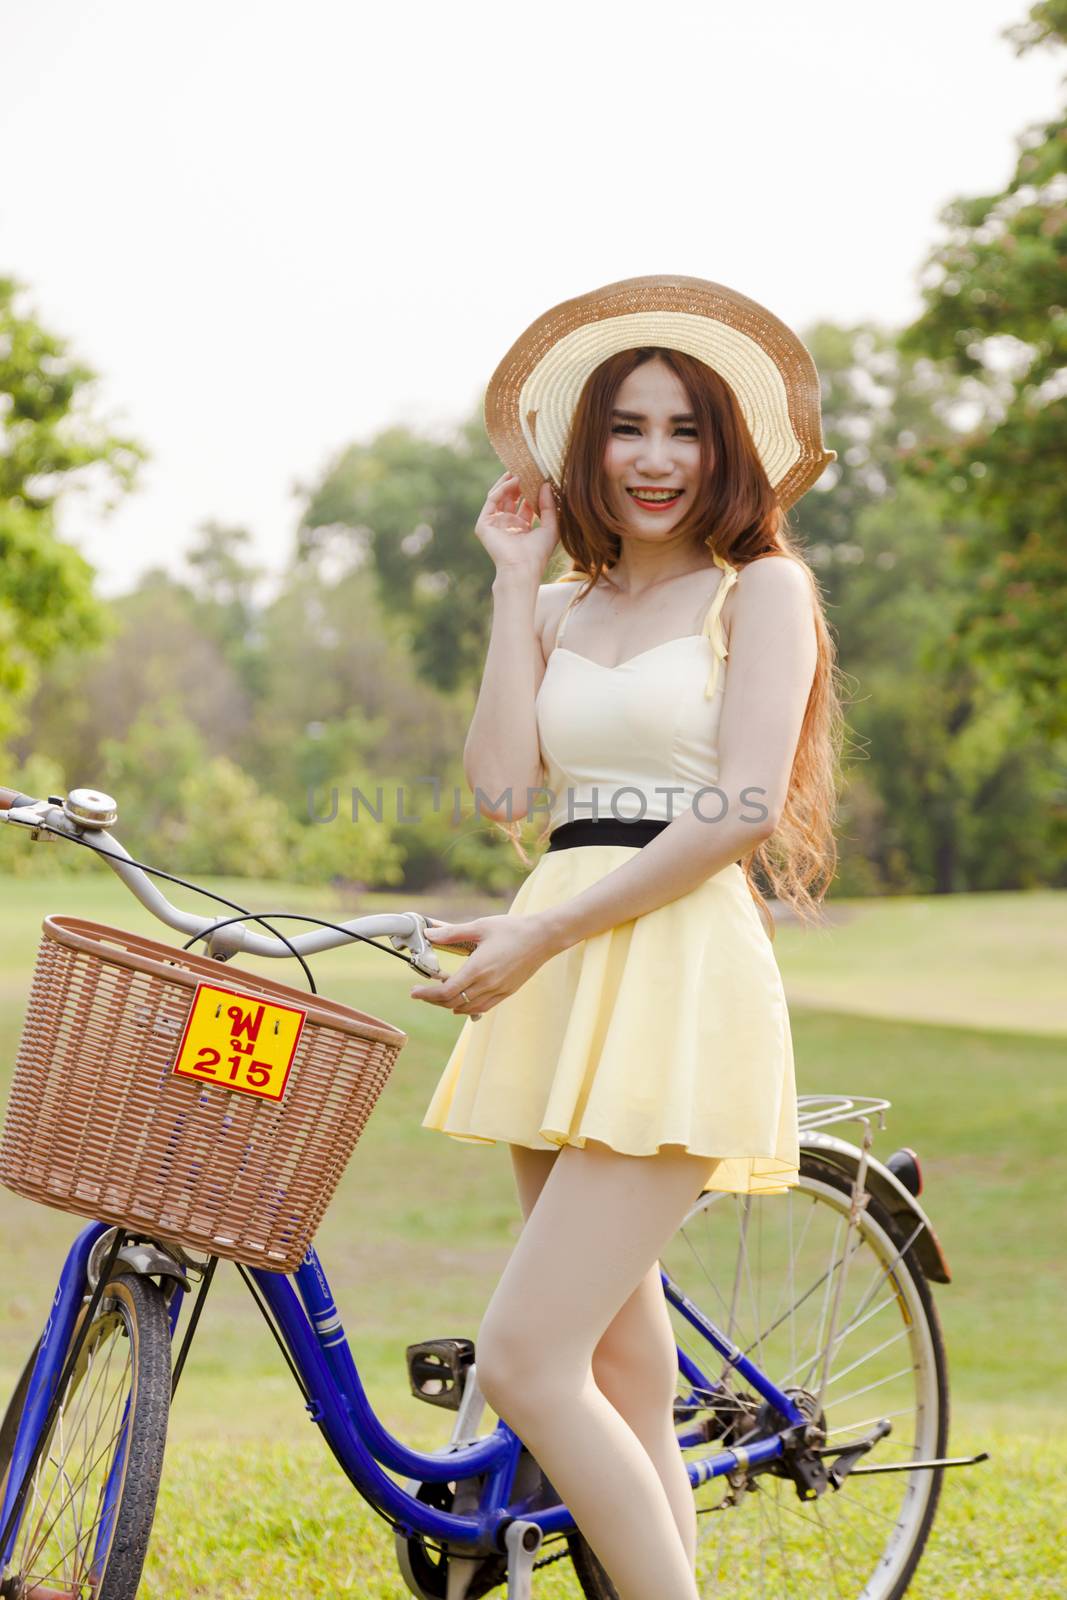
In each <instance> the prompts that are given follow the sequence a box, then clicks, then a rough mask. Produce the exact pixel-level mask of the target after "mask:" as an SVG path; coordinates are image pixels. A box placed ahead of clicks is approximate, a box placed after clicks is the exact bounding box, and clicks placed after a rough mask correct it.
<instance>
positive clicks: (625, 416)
mask: <svg viewBox="0 0 1067 1600" xmlns="http://www.w3.org/2000/svg"><path fill="white" fill-rule="evenodd" d="M604 474H605V480H606V484H605V487H606V490H607V495H608V498H609V500H610V503H611V506H612V509H613V510H614V511H615V513H616V515H617V516H618V517H619V519H620V521H621V522H622V523H623V525H624V526H625V527H626V528H628V529H631V530H632V531H633V533H634V534H635V535H638V536H640V537H642V538H644V539H654V538H656V536H657V535H658V536H660V537H664V536H666V535H668V534H670V532H671V530H672V529H674V528H676V527H677V526H678V524H679V523H680V522H681V520H682V518H683V517H684V516H685V514H686V511H687V510H688V507H689V505H690V504H691V503H692V501H693V498H694V496H695V494H696V489H697V485H698V483H699V481H700V439H699V436H698V433H697V427H696V422H695V420H694V417H693V414H692V403H691V401H690V399H689V396H688V394H687V393H686V390H685V385H684V384H683V383H682V381H681V379H680V378H679V377H677V376H676V374H675V373H673V372H672V371H671V370H670V368H669V367H668V366H666V365H665V364H664V362H662V361H660V360H659V359H658V357H657V358H653V359H652V360H651V361H645V362H643V363H642V364H641V365H640V366H639V367H635V368H634V370H633V372H631V373H630V375H629V376H628V377H627V378H625V379H624V380H623V382H622V383H621V384H620V385H619V388H618V392H617V393H616V395H615V399H614V402H613V414H612V418H611V434H610V437H609V439H608V445H607V448H606V450H605V452H604Z"/></svg>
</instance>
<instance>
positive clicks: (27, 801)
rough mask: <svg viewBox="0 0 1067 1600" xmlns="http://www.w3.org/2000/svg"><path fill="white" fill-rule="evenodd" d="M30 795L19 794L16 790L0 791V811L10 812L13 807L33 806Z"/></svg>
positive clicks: (34, 801) (35, 802) (33, 802)
mask: <svg viewBox="0 0 1067 1600" xmlns="http://www.w3.org/2000/svg"><path fill="white" fill-rule="evenodd" d="M36 804H37V801H36V800H35V799H34V798H33V796H32V795H28V794H20V793H19V791H18V790H17V789H0V811H10V810H11V809H12V807H13V806H35V805H36Z"/></svg>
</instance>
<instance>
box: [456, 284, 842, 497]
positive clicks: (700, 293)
mask: <svg viewBox="0 0 1067 1600" xmlns="http://www.w3.org/2000/svg"><path fill="white" fill-rule="evenodd" d="M645 345H661V346H665V347H666V348H668V349H671V350H685V351H687V352H688V353H689V355H691V356H696V357H697V358H698V359H699V360H700V361H703V362H705V363H706V364H707V365H708V366H709V367H712V368H713V369H714V370H715V371H716V372H717V373H719V375H720V376H721V377H722V378H724V379H725V380H726V382H727V383H728V384H729V385H730V387H731V389H732V390H733V392H734V394H735V395H736V396H737V399H738V402H739V404H740V407H741V411H742V414H743V415H744V418H745V421H746V422H747V423H748V428H749V432H750V433H751V434H752V440H753V443H754V444H755V446H756V450H757V451H758V452H759V457H760V460H761V461H762V463H763V467H764V470H765V472H766V474H767V477H768V478H769V479H770V481H771V484H772V486H773V487H774V489H775V491H776V493H777V495H778V499H779V501H780V503H781V504H782V506H783V507H788V506H790V505H792V504H793V503H794V501H796V500H799V499H800V497H801V495H802V494H804V493H806V491H807V490H808V489H810V488H811V486H812V484H813V483H814V482H815V481H816V479H817V478H819V477H820V476H821V474H822V472H823V469H824V468H825V467H826V466H827V465H828V463H829V462H831V461H835V460H836V459H837V452H836V450H825V449H824V448H823V442H822V419H821V414H820V391H819V374H818V373H817V372H816V370H815V363H814V361H813V360H812V359H811V356H810V355H809V353H808V351H807V350H806V349H805V347H804V346H803V345H802V344H801V342H800V340H799V339H798V338H797V336H796V334H795V333H793V332H792V330H791V329H789V328H787V327H786V325H785V323H784V322H780V321H779V320H778V318H777V317H776V316H774V315H772V313H771V312H770V311H768V310H767V309H766V308H765V307H764V306H761V305H758V304H757V302H756V301H755V300H750V299H749V298H748V297H747V295H743V294H739V293H738V292H737V290H736V289H727V288H726V286H725V285H724V284H721V283H709V282H707V280H706V279H704V278H683V277H677V276H674V275H670V276H665V277H659V276H657V277H649V278H624V279H623V280H622V281H621V282H619V283H609V284H605V286H604V287H603V288H602V289H594V290H593V291H592V292H591V293H590V294H581V295H578V296H577V297H576V298H575V299H573V300H564V301H563V302H562V304H560V305H558V306H553V308H552V310H551V311H546V312H545V314H544V315H543V316H541V317H538V319H537V321H536V322H533V323H531V324H530V326H529V327H528V328H527V330H526V332H525V333H524V334H522V335H520V337H519V338H518V339H516V341H515V343H514V344H513V345H512V347H511V349H510V350H509V351H508V353H507V355H506V356H505V357H504V359H503V361H501V363H500V365H499V366H498V367H497V369H496V371H495V372H494V373H493V376H492V378H491V379H490V380H489V387H488V389H487V390H486V395H485V425H486V429H487V431H488V434H489V438H490V439H491V441H492V444H493V448H494V449H495V451H496V453H497V455H498V456H499V457H500V459H501V461H502V462H503V464H504V465H505V466H506V467H507V468H508V469H509V470H510V471H512V472H514V473H516V474H517V475H518V479H519V483H520V485H521V487H522V492H523V494H524V495H525V497H526V499H527V501H528V502H529V504H530V505H532V506H536V504H537V496H538V492H539V490H540V487H541V484H542V483H543V482H544V480H545V479H546V478H550V479H551V480H552V482H553V483H554V484H555V485H556V487H557V488H558V487H559V483H560V475H561V473H562V469H563V456H564V451H565V450H566V446H567V436H568V433H569V431H570V425H571V420H572V418H573V416H574V411H575V407H576V406H577V404H578V397H579V395H580V394H581V392H582V388H583V386H584V384H585V381H586V379H587V378H588V377H589V375H590V373H591V372H592V371H593V370H594V369H595V368H596V367H598V366H599V365H600V363H601V362H602V361H605V360H606V359H607V357H608V356H611V355H614V354H615V353H616V351H619V350H632V349H635V348H637V347H639V346H645Z"/></svg>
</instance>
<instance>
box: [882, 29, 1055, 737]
mask: <svg viewBox="0 0 1067 1600" xmlns="http://www.w3.org/2000/svg"><path fill="white" fill-rule="evenodd" d="M1065 16H1067V8H1065V7H1064V6H1063V4H1062V3H1059V0H1057V3H1050V4H1043V5H1038V6H1035V7H1033V8H1032V10H1031V12H1030V16H1029V19H1028V21H1027V22H1026V23H1024V24H1021V25H1020V26H1019V27H1018V28H1016V29H1013V30H1011V31H1010V33H1009V37H1011V38H1013V39H1014V41H1015V43H1016V45H1017V49H1018V51H1019V53H1022V51H1024V50H1027V49H1032V48H1034V47H1035V46H1036V45H1037V44H1039V43H1043V42H1048V43H1053V44H1057V45H1062V44H1063V43H1065V42H1067V23H1065ZM1065 175H1067V115H1064V114H1061V115H1059V116H1057V117H1055V118H1053V120H1052V121H1051V122H1049V123H1046V124H1044V125H1039V126H1034V127H1032V128H1030V129H1028V130H1027V132H1026V133H1025V134H1024V135H1023V136H1022V138H1021V139H1020V141H1019V153H1018V160H1017V163H1016V167H1015V171H1014V173H1013V175H1012V178H1011V181H1010V182H1009V183H1008V185H1007V187H1006V188H1005V189H1004V190H1003V192H1001V193H996V194H986V195H977V196H970V197H966V198H960V199H957V200H955V201H954V202H953V203H952V204H951V205H949V206H947V207H946V208H945V209H944V211H943V212H942V214H941V221H942V223H943V225H944V227H945V229H946V230H947V236H946V237H945V239H944V240H943V241H942V242H940V243H939V244H938V245H937V246H936V248H935V249H934V250H932V251H931V253H930V255H929V257H928V260H927V262H926V278H927V283H926V287H925V290H924V300H925V309H924V311H923V313H922V315H921V316H920V317H919V318H918V319H917V320H916V321H915V322H914V323H913V324H912V325H911V327H909V328H908V329H906V330H904V333H903V335H902V339H901V344H902V348H903V349H905V350H906V351H908V352H910V353H911V354H921V355H926V356H927V357H930V358H932V359H934V360H936V361H939V362H942V363H944V364H945V366H946V367H947V368H948V369H949V370H951V371H953V372H955V373H957V374H960V375H962V376H963V377H964V378H965V379H966V386H965V389H964V394H965V395H966V398H967V399H968V400H969V401H970V403H971V408H972V413H973V421H972V422H971V424H970V426H968V428H967V430H966V432H965V433H964V435H963V436H962V437H961V438H959V439H958V440H957V441H956V442H954V443H952V444H950V445H949V446H948V447H946V448H938V449H937V450H935V451H931V450H930V449H929V448H928V447H927V446H926V444H925V442H924V444H923V445H922V446H921V447H917V448H916V449H915V451H914V452H913V459H912V463H911V465H912V470H913V471H914V472H915V473H916V474H919V475H922V476H924V477H925V478H927V479H929V481H930V482H931V483H933V484H934V485H936V487H937V488H938V490H939V491H940V493H941V496H942V499H943V504H944V507H945V514H946V516H947V517H949V518H951V519H952V520H953V521H954V522H955V523H956V524H957V525H958V527H959V529H960V533H961V538H960V546H959V555H960V560H961V564H962V568H963V570H964V571H965V573H966V574H967V576H968V579H969V585H970V586H969V592H968V595H967V598H966V600H965V602H964V604H963V605H962V606H961V608H960V611H959V615H958V617H957V626H956V631H955V633H954V635H953V636H952V638H951V639H950V641H949V645H950V647H951V654H952V658H953V660H955V661H957V662H962V661H976V660H980V661H982V662H983V663H984V664H985V665H986V666H987V667H988V668H989V669H990V670H991V671H993V672H994V673H995V674H996V677H997V680H998V682H999V683H1000V684H1001V685H1002V686H1004V687H1005V688H1006V689H1014V690H1015V691H1016V692H1017V694H1018V696H1019V699H1020V700H1021V701H1022V703H1023V705H1024V706H1025V707H1026V708H1027V709H1028V711H1029V712H1030V713H1031V714H1032V717H1033V719H1034V722H1035V725H1036V727H1037V728H1038V729H1039V730H1040V731H1041V732H1042V733H1044V734H1045V735H1046V736H1050V737H1055V736H1058V735H1063V734H1065V733H1067V661H1065V656H1064V651H1063V634H1064V626H1065V623H1067V608H1065V601H1064V597H1065V595H1067V484H1065V479H1064V472H1063V461H1064V459H1065V457H1067V391H1065V386H1064V382H1063V375H1064V371H1065V370H1067V267H1065V262H1067V205H1065V203H1064V184H1065Z"/></svg>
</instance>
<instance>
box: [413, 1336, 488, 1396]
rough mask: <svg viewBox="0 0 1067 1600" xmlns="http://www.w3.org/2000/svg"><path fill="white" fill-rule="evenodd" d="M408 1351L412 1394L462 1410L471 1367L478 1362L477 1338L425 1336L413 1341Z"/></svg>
mask: <svg viewBox="0 0 1067 1600" xmlns="http://www.w3.org/2000/svg"><path fill="white" fill-rule="evenodd" d="M406 1354H407V1363H408V1378H409V1379H410V1381H411V1392H412V1394H413V1395H415V1396H416V1398H417V1399H419V1400H425V1401H427V1402H428V1403H429V1404H430V1405H431V1406H445V1407H446V1408H447V1410H449V1411H458V1410H459V1403H460V1401H461V1400H462V1398H463V1383H464V1379H465V1377H466V1374H467V1368H468V1367H470V1366H472V1365H473V1363H474V1341H473V1339H424V1340H423V1341H422V1343H421V1344H409V1345H408V1347H407V1352H406Z"/></svg>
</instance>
